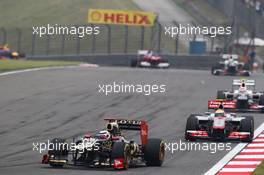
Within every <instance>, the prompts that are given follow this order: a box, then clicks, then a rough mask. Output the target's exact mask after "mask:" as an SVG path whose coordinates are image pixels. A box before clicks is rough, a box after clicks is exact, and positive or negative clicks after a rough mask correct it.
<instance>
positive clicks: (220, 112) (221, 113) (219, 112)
mask: <svg viewBox="0 0 264 175" xmlns="http://www.w3.org/2000/svg"><path fill="white" fill-rule="evenodd" d="M224 116H225V111H224V110H223V109H217V110H216V111H215V117H224Z"/></svg>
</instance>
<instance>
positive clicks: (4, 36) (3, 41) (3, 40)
mask: <svg viewBox="0 0 264 175" xmlns="http://www.w3.org/2000/svg"><path fill="white" fill-rule="evenodd" d="M0 30H1V31H2V34H3V39H2V44H6V42H7V32H6V30H5V28H1V29H0Z"/></svg>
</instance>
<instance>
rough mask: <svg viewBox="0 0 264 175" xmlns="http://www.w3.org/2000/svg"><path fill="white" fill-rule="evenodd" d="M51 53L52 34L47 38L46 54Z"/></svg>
mask: <svg viewBox="0 0 264 175" xmlns="http://www.w3.org/2000/svg"><path fill="white" fill-rule="evenodd" d="M49 53H50V35H47V38H46V55H49Z"/></svg>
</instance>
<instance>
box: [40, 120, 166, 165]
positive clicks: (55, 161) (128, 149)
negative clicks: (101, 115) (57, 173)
mask: <svg viewBox="0 0 264 175" xmlns="http://www.w3.org/2000/svg"><path fill="white" fill-rule="evenodd" d="M105 120H106V121H107V122H108V123H107V125H106V130H102V131H100V132H98V133H96V134H94V135H85V137H83V138H81V139H78V140H77V141H75V142H73V143H74V144H73V143H71V144H70V145H71V146H70V148H71V149H69V144H68V143H67V142H66V141H65V140H64V139H60V138H55V139H53V140H52V141H51V143H53V145H62V146H57V147H52V148H51V149H49V151H48V154H45V155H44V156H43V158H42V163H44V164H50V166H52V167H63V166H64V165H66V164H69V165H76V166H81V165H84V166H88V167H101V166H106V167H112V168H114V169H124V170H126V169H128V168H129V166H131V165H134V166H135V165H138V164H142V163H143V164H145V165H147V166H162V163H163V160H164V157H165V144H164V142H163V141H162V140H161V139H151V138H148V125H147V123H146V122H145V121H143V120H123V119H105ZM122 130H134V131H140V138H141V144H137V143H136V142H135V141H133V140H130V141H128V140H126V139H125V138H124V137H123V135H122V134H121V131H122ZM72 145H74V146H72ZM70 162H71V163H70Z"/></svg>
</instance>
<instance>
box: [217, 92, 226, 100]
mask: <svg viewBox="0 0 264 175" xmlns="http://www.w3.org/2000/svg"><path fill="white" fill-rule="evenodd" d="M224 92H225V91H223V90H220V91H217V96H216V98H217V99H221V100H224V99H226V96H225V94H224Z"/></svg>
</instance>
